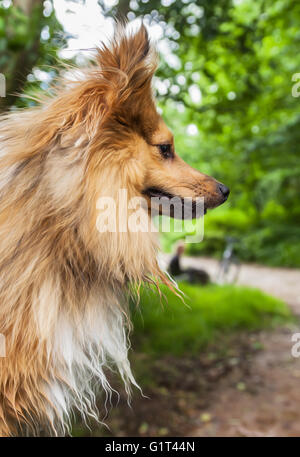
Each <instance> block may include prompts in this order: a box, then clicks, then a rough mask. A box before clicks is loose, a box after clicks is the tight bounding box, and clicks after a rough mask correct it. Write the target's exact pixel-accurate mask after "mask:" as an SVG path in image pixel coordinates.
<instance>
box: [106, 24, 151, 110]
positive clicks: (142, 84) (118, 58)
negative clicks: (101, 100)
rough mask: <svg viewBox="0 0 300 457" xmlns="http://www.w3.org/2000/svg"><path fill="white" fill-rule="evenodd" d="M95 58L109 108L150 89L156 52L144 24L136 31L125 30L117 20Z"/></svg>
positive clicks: (141, 94) (139, 95)
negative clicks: (108, 38) (111, 36)
mask: <svg viewBox="0 0 300 457" xmlns="http://www.w3.org/2000/svg"><path fill="white" fill-rule="evenodd" d="M97 61H98V65H99V67H100V71H101V77H102V78H103V79H104V81H105V83H106V90H105V99H106V103H107V105H108V106H109V107H110V108H112V107H113V105H114V104H118V106H120V104H123V103H125V102H126V101H127V100H128V98H129V97H132V96H135V98H136V97H141V96H143V95H144V94H145V93H147V92H150V91H151V80H152V77H153V74H154V72H155V70H156V67H157V55H156V52H155V50H154V48H153V46H152V45H151V43H150V40H149V36H148V32H147V29H146V27H145V26H144V25H142V26H141V27H140V28H139V30H138V31H136V32H133V33H127V32H126V29H125V26H124V25H121V24H117V26H116V29H115V33H114V37H113V39H112V41H111V43H110V44H109V45H108V46H106V45H103V46H102V48H99V49H98V56H97Z"/></svg>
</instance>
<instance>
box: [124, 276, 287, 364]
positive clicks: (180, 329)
mask: <svg viewBox="0 0 300 457" xmlns="http://www.w3.org/2000/svg"><path fill="white" fill-rule="evenodd" d="M179 286H180V289H181V290H182V291H183V292H184V294H185V295H186V297H185V303H186V304H184V303H183V302H182V300H181V299H180V298H178V297H176V296H175V295H174V294H173V293H172V292H170V291H169V290H167V289H166V288H164V289H163V292H164V295H165V299H163V300H162V301H160V298H159V297H158V295H157V293H155V292H154V291H152V290H143V292H142V295H141V304H140V307H139V309H135V310H134V311H133V321H134V333H133V347H134V349H136V350H138V351H139V352H142V353H147V354H153V355H158V356H159V355H164V354H173V355H176V356H182V355H184V354H188V355H195V354H196V353H198V351H200V350H201V349H203V348H204V347H205V346H207V345H209V344H210V343H215V342H216V340H218V339H220V337H222V338H223V337H225V336H226V335H228V334H232V333H233V332H235V331H241V330H249V331H255V330H259V329H262V328H266V327H270V326H274V325H276V324H280V323H283V322H284V321H285V322H286V321H287V320H288V319H290V318H291V313H290V311H289V310H288V308H287V306H286V305H285V304H284V303H283V302H282V301H280V300H278V299H276V298H273V297H271V296H269V295H266V294H264V293H263V292H261V291H259V290H256V289H251V288H245V287H236V286H232V285H226V286H217V285H209V286H206V287H199V286H195V285H190V284H187V283H181V284H179Z"/></svg>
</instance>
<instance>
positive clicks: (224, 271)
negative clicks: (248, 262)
mask: <svg viewBox="0 0 300 457" xmlns="http://www.w3.org/2000/svg"><path fill="white" fill-rule="evenodd" d="M225 240H226V244H225V249H224V252H223V256H222V259H221V260H220V263H219V271H218V274H217V283H218V284H234V283H236V281H237V279H238V275H239V272H240V269H241V263H240V260H239V258H238V257H237V256H236V255H235V246H236V244H237V242H238V239H237V238H234V237H230V236H228V237H226V238H225Z"/></svg>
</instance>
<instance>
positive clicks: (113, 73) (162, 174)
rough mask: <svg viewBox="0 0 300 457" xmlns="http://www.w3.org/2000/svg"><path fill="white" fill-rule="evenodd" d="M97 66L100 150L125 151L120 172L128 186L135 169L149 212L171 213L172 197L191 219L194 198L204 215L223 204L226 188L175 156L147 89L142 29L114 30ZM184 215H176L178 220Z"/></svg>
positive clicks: (149, 57)
mask: <svg viewBox="0 0 300 457" xmlns="http://www.w3.org/2000/svg"><path fill="white" fill-rule="evenodd" d="M98 63H99V66H100V69H101V77H102V78H103V80H104V81H106V88H105V91H104V105H105V107H106V108H105V109H106V120H104V121H103V124H102V133H103V132H104V133H105V132H106V138H107V140H106V145H105V146H106V148H105V149H106V151H107V150H110V149H112V146H113V148H115V149H118V150H119V151H125V150H126V153H125V152H124V153H123V156H122V155H120V154H118V159H117V160H118V161H119V167H120V169H121V170H122V172H123V173H124V174H126V169H127V168H128V167H130V172H128V177H127V179H126V182H127V183H128V182H129V181H130V179H131V178H130V176H131V177H132V175H134V174H135V173H134V170H136V180H135V182H134V183H133V186H135V187H136V192H137V194H140V195H142V196H143V197H144V198H145V199H146V201H147V203H148V209H149V210H150V209H153V205H156V210H157V211H158V212H160V213H161V214H162V213H165V207H167V209H170V207H168V202H170V201H171V200H172V199H174V197H176V198H177V202H181V203H180V204H181V206H182V209H183V207H184V205H185V202H186V201H188V202H189V203H192V217H194V216H196V215H197V211H196V209H197V205H196V201H197V199H198V198H199V197H203V198H204V212H206V210H207V209H209V208H215V207H217V206H219V205H220V204H222V203H224V202H225V201H226V200H227V198H228V195H229V189H228V188H227V187H226V186H225V185H224V184H221V183H220V182H218V181H216V180H215V179H214V178H212V177H210V176H207V175H205V174H203V173H201V172H199V171H198V170H196V169H194V168H192V167H190V166H189V165H188V164H186V163H185V162H184V161H183V160H182V159H181V158H180V157H179V156H178V155H177V154H176V151H175V145H174V137H173V134H172V133H171V131H170V130H169V129H168V127H167V126H166V124H165V123H164V121H163V119H162V118H161V116H160V115H159V113H158V112H157V109H156V105H155V101H154V98H153V94H152V88H151V81H152V77H153V75H154V72H155V70H156V63H157V56H156V54H155V51H154V49H153V46H152V45H151V43H150V40H149V37H148V34H147V30H146V28H145V27H144V26H141V27H140V29H139V30H138V31H137V32H135V33H134V34H131V35H128V34H126V33H125V30H124V29H120V28H119V29H118V30H117V32H116V35H115V38H114V40H113V42H112V44H111V46H109V47H103V48H102V49H100V50H99V52H98ZM104 117H105V116H104ZM102 141H103V135H102ZM102 146H103V147H104V145H102ZM129 175H130V176H129ZM154 197H156V198H154ZM169 215H171V216H175V217H178V212H177V214H175V213H174V211H172V210H171V212H169ZM183 215H184V211H179V217H183Z"/></svg>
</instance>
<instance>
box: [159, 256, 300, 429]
mask: <svg viewBox="0 0 300 457" xmlns="http://www.w3.org/2000/svg"><path fill="white" fill-rule="evenodd" d="M167 260H168V258H167V257H166V258H164V261H165V262H166V261H167ZM182 266H183V267H184V268H185V267H188V266H192V267H197V268H203V269H204V270H206V271H207V272H208V273H209V274H210V276H211V278H212V280H216V277H217V272H218V262H217V261H216V260H214V259H210V258H205V257H198V258H196V257H194V258H193V257H185V258H184V259H182ZM233 268H234V267H233ZM237 284H241V285H247V286H251V287H257V288H259V289H261V290H263V291H264V292H267V293H269V294H272V295H274V296H277V297H279V298H281V299H282V300H284V301H285V302H286V303H287V304H288V305H289V306H290V307H291V309H292V310H293V312H294V313H295V314H297V315H299V316H300V270H296V269H288V268H268V267H265V266H261V265H255V264H242V265H241V268H240V271H239V275H238V280H237ZM294 332H300V325H299V328H297V327H295V328H294V329H292V328H290V329H285V330H284V329H278V330H276V331H273V332H271V333H270V332H263V333H262V334H261V335H260V337H259V341H260V344H262V350H261V351H258V352H256V353H255V354H254V355H253V356H252V357H251V358H250V359H249V360H248V368H247V370H246V371H245V369H243V370H242V369H241V367H240V366H239V365H238V366H237V367H236V369H234V370H232V371H230V373H229V374H227V375H226V376H223V377H221V378H220V380H219V382H218V383H217V385H215V387H214V389H213V390H212V392H210V393H209V395H208V399H207V400H208V406H207V408H206V410H205V412H203V410H200V411H199V412H198V413H196V414H195V417H194V421H195V426H194V427H192V428H191V431H190V432H189V433H188V434H187V436H300V358H294V357H292V355H291V347H292V345H293V343H292V342H291V336H292V334H293V333H294Z"/></svg>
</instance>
